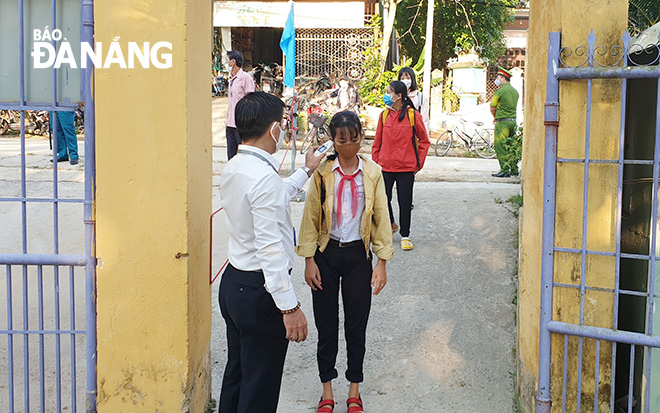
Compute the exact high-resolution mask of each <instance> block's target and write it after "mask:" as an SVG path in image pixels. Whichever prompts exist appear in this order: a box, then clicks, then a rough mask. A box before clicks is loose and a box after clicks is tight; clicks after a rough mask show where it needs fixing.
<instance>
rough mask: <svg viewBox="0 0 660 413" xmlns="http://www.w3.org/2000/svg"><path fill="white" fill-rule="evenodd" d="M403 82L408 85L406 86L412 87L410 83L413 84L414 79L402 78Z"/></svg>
mask: <svg viewBox="0 0 660 413" xmlns="http://www.w3.org/2000/svg"><path fill="white" fill-rule="evenodd" d="M401 83H403V84H404V85H406V87H407V88H408V89H410V85H411V84H412V80H410V79H401Z"/></svg>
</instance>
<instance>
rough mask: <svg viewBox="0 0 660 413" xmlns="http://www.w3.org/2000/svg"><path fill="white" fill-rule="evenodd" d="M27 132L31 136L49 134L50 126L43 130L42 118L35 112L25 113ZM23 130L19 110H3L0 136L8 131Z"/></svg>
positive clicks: (0, 120)
mask: <svg viewBox="0 0 660 413" xmlns="http://www.w3.org/2000/svg"><path fill="white" fill-rule="evenodd" d="M24 117H25V131H26V132H27V133H30V134H35V135H42V134H44V133H47V132H48V125H47V124H46V129H43V123H42V121H41V119H42V118H41V116H39V115H37V112H34V111H25V115H24ZM10 130H11V131H20V130H21V112H20V111H18V110H2V111H0V135H4V134H5V133H7V132H8V131H10Z"/></svg>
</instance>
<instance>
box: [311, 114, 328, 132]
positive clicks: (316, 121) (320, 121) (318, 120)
mask: <svg viewBox="0 0 660 413" xmlns="http://www.w3.org/2000/svg"><path fill="white" fill-rule="evenodd" d="M327 119H328V117H327V116H324V115H318V114H316V113H312V114H310V115H309V123H311V124H312V125H314V126H316V127H317V128H320V127H322V126H323V125H324V124H325V121H326V120H327Z"/></svg>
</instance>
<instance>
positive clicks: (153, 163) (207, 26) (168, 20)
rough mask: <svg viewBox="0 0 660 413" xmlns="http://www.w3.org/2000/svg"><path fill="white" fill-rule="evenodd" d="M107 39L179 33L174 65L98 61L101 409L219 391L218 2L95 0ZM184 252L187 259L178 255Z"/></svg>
mask: <svg viewBox="0 0 660 413" xmlns="http://www.w3.org/2000/svg"><path fill="white" fill-rule="evenodd" d="M94 13H95V16H96V41H97V42H102V43H103V45H104V50H107V48H108V47H109V45H110V43H111V41H112V40H113V39H114V38H115V37H117V36H120V38H119V43H120V44H121V46H122V49H123V50H127V42H129V41H135V42H139V43H140V44H141V42H145V41H148V42H151V44H154V43H155V42H157V41H168V42H171V43H172V49H173V51H172V55H173V59H172V60H173V63H172V68H170V69H157V68H153V67H151V68H149V69H143V68H136V69H119V68H118V65H113V67H112V68H109V69H96V71H95V76H96V84H95V98H96V125H97V127H96V142H97V143H96V146H97V151H96V154H97V155H96V156H97V207H96V214H97V255H98V257H99V259H100V262H99V267H98V305H97V308H98V391H99V394H98V411H99V412H109V413H110V412H111V413H116V412H122V413H125V412H147V411H148V412H179V411H180V412H184V411H185V412H188V411H190V412H204V408H205V405H206V403H207V401H208V399H209V397H210V383H211V378H210V358H209V342H210V330H211V288H210V286H209V281H208V272H209V269H208V266H209V240H208V231H209V227H208V225H209V215H210V212H211V187H212V183H211V162H212V153H211V149H212V148H211V102H210V99H211V98H210V93H209V82H208V81H209V68H210V56H211V39H212V36H211V33H212V32H211V30H212V24H211V3H210V2H203V1H193V0H180V1H156V0H113V1H97V2H95V10H94ZM177 255H178V256H179V258H177Z"/></svg>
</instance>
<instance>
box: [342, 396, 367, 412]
mask: <svg viewBox="0 0 660 413" xmlns="http://www.w3.org/2000/svg"><path fill="white" fill-rule="evenodd" d="M351 403H355V404H357V406H351ZM346 406H347V407H348V413H364V405H363V404H362V398H361V397H349V398H348V400H346Z"/></svg>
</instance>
